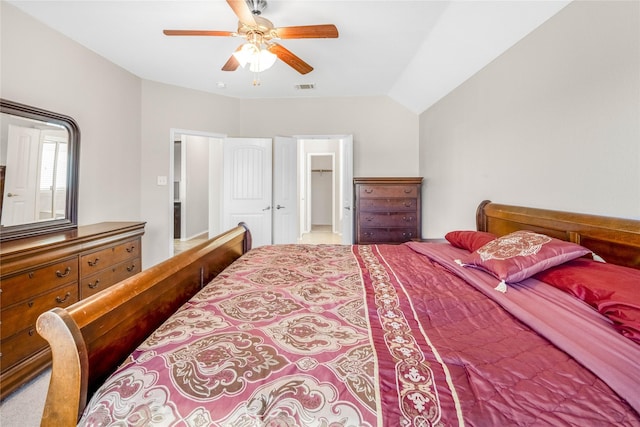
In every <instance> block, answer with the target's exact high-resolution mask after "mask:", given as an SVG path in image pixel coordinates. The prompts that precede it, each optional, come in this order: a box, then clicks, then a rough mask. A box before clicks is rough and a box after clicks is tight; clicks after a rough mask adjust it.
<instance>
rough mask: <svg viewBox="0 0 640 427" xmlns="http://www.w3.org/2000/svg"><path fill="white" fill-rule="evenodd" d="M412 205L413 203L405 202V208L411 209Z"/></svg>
mask: <svg viewBox="0 0 640 427" xmlns="http://www.w3.org/2000/svg"><path fill="white" fill-rule="evenodd" d="M411 205H413V203H411V202H404V207H405V208H410V207H411Z"/></svg>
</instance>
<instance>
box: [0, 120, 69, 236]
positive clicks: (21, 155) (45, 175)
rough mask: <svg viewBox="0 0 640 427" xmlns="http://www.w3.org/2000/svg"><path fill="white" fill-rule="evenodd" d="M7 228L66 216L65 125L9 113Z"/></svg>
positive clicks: (4, 207) (4, 216)
mask: <svg viewBox="0 0 640 427" xmlns="http://www.w3.org/2000/svg"><path fill="white" fill-rule="evenodd" d="M7 120H8V121H10V122H12V123H9V124H8V131H7V139H6V142H7V144H6V150H4V148H5V147H4V142H3V147H2V148H3V152H6V157H5V156H3V160H4V161H3V162H2V163H3V164H4V165H5V166H8V167H6V168H5V182H4V188H5V191H4V197H3V201H2V217H1V221H0V224H1V225H2V226H4V227H7V226H12V225H20V224H27V223H32V222H39V221H48V220H52V219H64V218H66V210H65V208H66V199H67V161H68V158H67V157H68V150H67V147H68V142H69V135H68V132H67V130H66V129H64V128H63V127H61V126H55V125H50V124H48V123H45V122H41V121H37V120H28V119H23V118H20V117H15V116H8V115H7Z"/></svg>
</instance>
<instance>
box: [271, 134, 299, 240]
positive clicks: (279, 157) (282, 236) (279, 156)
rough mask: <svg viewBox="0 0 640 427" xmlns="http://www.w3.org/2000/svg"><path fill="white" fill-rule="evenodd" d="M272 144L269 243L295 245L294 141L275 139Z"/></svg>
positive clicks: (295, 145)
mask: <svg viewBox="0 0 640 427" xmlns="http://www.w3.org/2000/svg"><path fill="white" fill-rule="evenodd" d="M273 142H274V146H273V243H275V244H284V243H297V241H298V141H297V139H295V138H289V137H283V136H277V137H275V139H274V141H273Z"/></svg>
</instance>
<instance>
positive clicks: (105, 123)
mask: <svg viewBox="0 0 640 427" xmlns="http://www.w3.org/2000/svg"><path fill="white" fill-rule="evenodd" d="M0 7H1V8H2V9H1V11H0V41H1V45H0V52H1V54H2V57H1V60H0V96H1V97H2V98H5V99H9V100H11V101H15V102H20V103H23V104H28V105H33V106H35V107H39V108H43V109H46V110H50V111H55V112H58V113H61V114H65V115H67V116H70V117H72V118H74V119H75V120H76V122H77V123H78V125H79V127H80V137H81V143H80V173H79V181H80V188H79V195H78V200H79V206H78V222H79V223H80V224H81V225H83V224H89V223H95V222H101V221H113V220H140V219H142V217H141V215H140V190H141V189H140V88H141V81H140V79H139V78H137V77H136V76H134V75H133V74H131V73H129V72H127V71H124V70H123V69H122V68H119V67H117V66H116V65H114V64H112V63H111V62H109V61H106V60H105V59H104V58H102V57H100V56H98V55H96V54H94V53H93V52H91V51H89V50H88V49H85V48H84V47H82V46H80V45H78V44H77V43H75V42H73V41H71V40H70V39H68V38H66V37H64V36H62V35H60V34H59V33H58V32H56V31H53V30H51V29H50V28H48V27H46V26H44V25H42V24H40V23H39V22H38V21H36V20H34V19H32V18H31V17H29V16H28V15H25V14H24V13H23V12H21V11H19V10H18V9H16V8H15V7H13V6H11V5H9V4H7V3H5V2H2V3H1V6H0Z"/></svg>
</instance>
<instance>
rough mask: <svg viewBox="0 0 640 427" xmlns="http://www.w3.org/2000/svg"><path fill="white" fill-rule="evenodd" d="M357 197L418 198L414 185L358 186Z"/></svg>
mask: <svg viewBox="0 0 640 427" xmlns="http://www.w3.org/2000/svg"><path fill="white" fill-rule="evenodd" d="M358 196H359V197H363V198H364V197H418V187H417V186H416V185H411V184H409V185H367V184H361V185H359V186H358Z"/></svg>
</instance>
